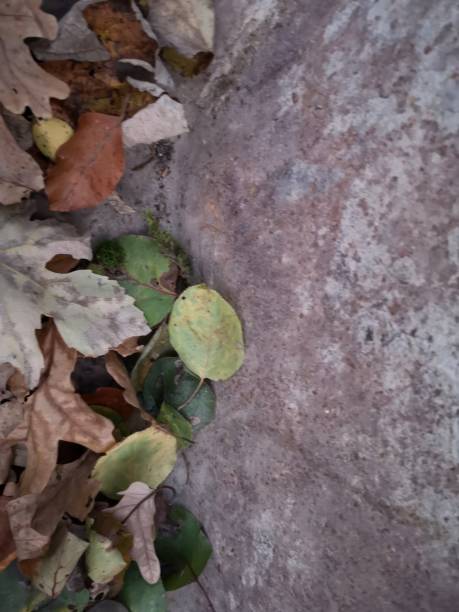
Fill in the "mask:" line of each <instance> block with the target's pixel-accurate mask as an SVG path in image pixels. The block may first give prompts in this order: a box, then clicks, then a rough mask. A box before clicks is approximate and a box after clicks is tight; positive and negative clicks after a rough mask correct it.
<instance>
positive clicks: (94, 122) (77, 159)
mask: <svg viewBox="0 0 459 612" xmlns="http://www.w3.org/2000/svg"><path fill="white" fill-rule="evenodd" d="M123 171H124V152H123V141H122V135H121V124H120V119H119V117H111V116H110V115H102V114H101V113H85V114H84V115H82V116H81V118H80V121H79V123H78V129H77V131H76V132H75V134H74V136H72V138H71V139H70V140H69V141H67V142H66V143H65V144H64V145H62V146H61V147H60V149H59V151H58V152H57V156H56V165H55V166H54V167H53V168H51V170H50V171H49V173H48V176H47V179H46V192H47V194H48V198H49V207H50V209H51V210H54V211H65V212H68V211H72V210H79V209H80V208H92V207H94V206H97V205H98V204H101V203H102V202H103V201H104V200H105V199H106V198H107V197H108V196H109V195H110V194H111V193H112V192H113V191H114V189H115V187H116V185H117V184H118V182H119V180H120V179H121V177H122V176H123Z"/></svg>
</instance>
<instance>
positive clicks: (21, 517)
mask: <svg viewBox="0 0 459 612" xmlns="http://www.w3.org/2000/svg"><path fill="white" fill-rule="evenodd" d="M96 460H97V456H96V455H95V454H94V453H90V452H88V453H85V455H83V456H82V457H81V458H80V459H78V460H77V461H74V462H73V463H68V464H66V465H58V466H57V467H56V470H55V471H54V474H53V477H52V479H51V481H50V483H49V484H48V486H47V487H46V488H45V489H44V490H43V491H42V492H41V493H40V494H34V493H31V494H29V495H23V496H22V497H18V498H17V499H15V500H12V501H10V503H9V504H8V507H7V511H8V513H9V517H10V524H11V527H12V530H13V537H14V540H15V542H16V549H17V556H18V559H19V560H23V559H34V558H36V557H39V556H40V555H42V554H43V552H44V551H45V550H46V548H47V546H48V544H49V541H50V538H51V536H52V534H53V533H54V531H55V530H56V528H57V526H58V525H59V522H60V520H61V518H62V516H63V515H64V514H65V513H68V514H69V515H70V516H72V517H74V518H76V519H78V520H80V521H84V520H85V519H86V517H87V515H88V514H89V512H90V511H91V509H92V506H93V502H94V498H95V496H96V495H97V493H98V491H99V483H98V482H97V481H96V480H94V479H91V478H90V477H89V476H90V474H91V471H92V469H93V467H94V464H95V462H96Z"/></svg>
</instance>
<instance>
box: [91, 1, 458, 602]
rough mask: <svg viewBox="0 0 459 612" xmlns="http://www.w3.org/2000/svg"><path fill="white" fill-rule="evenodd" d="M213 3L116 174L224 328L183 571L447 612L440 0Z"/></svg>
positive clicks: (239, 598)
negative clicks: (186, 63) (163, 138)
mask: <svg viewBox="0 0 459 612" xmlns="http://www.w3.org/2000/svg"><path fill="white" fill-rule="evenodd" d="M216 4H217V22H218V23H217V26H218V35H217V43H218V45H217V46H218V50H217V59H216V61H215V62H214V63H213V65H212V67H211V69H210V73H209V75H210V76H209V75H208V76H207V77H206V78H205V79H200V80H198V81H195V82H194V83H193V84H192V85H191V86H190V85H188V86H187V85H183V86H181V87H179V91H180V93H181V97H182V99H185V101H187V97H188V103H187V112H188V115H189V119H190V122H191V125H192V132H191V134H190V135H187V136H185V137H182V138H181V139H180V140H179V142H178V144H177V145H176V146H175V151H174V157H173V161H172V163H171V165H170V170H171V172H170V174H169V176H167V177H165V178H158V176H159V175H160V174H161V168H160V167H159V170H158V164H159V165H160V162H158V160H157V161H156V162H154V163H152V164H149V165H147V166H145V167H144V168H143V169H141V170H138V171H136V172H132V173H130V174H128V176H127V177H126V179H125V181H124V183H123V194H124V196H125V198H126V200H127V201H128V203H129V204H130V205H132V206H134V207H136V208H137V209H138V210H141V209H142V208H148V207H151V208H152V209H153V210H157V211H158V210H159V212H160V213H161V214H162V216H163V218H164V219H165V220H166V221H167V220H169V221H170V222H171V224H172V227H173V228H175V230H176V233H177V234H178V235H179V236H180V237H181V238H182V239H183V240H184V243H185V246H186V247H187V248H188V249H189V250H190V252H191V254H192V255H193V257H194V260H195V262H196V263H197V268H198V273H200V275H202V277H204V279H205V280H206V281H207V282H208V283H210V284H211V285H212V286H214V287H216V288H218V289H219V290H220V291H222V292H223V293H224V294H225V295H226V296H227V297H228V298H229V299H230V300H231V301H232V302H233V303H234V304H235V306H236V307H237V309H238V310H239V312H240V314H241V316H242V318H243V321H244V325H245V334H246V340H247V362H246V365H245V367H244V368H243V369H242V370H241V372H240V374H239V375H238V376H237V377H235V378H234V379H233V380H231V381H230V382H228V383H226V384H222V385H219V386H218V394H219V411H218V417H219V418H218V420H217V422H216V423H215V425H214V426H213V427H211V428H209V429H208V430H207V431H206V432H205V433H203V434H202V436H201V444H198V445H197V446H196V447H195V448H193V450H191V451H189V452H188V455H189V460H190V466H191V469H190V474H189V483H188V486H187V487H185V488H184V490H183V495H184V497H185V499H186V501H187V503H189V504H190V506H191V507H192V508H193V509H195V510H196V512H197V513H198V514H199V516H200V517H201V518H202V519H203V521H204V523H205V525H206V529H207V530H208V532H209V535H210V538H211V540H212V542H213V544H214V547H215V557H214V560H213V562H212V563H211V564H210V565H209V567H208V569H207V570H206V573H205V574H204V576H203V578H202V583H203V585H205V588H206V590H207V592H208V594H209V597H210V598H211V599H212V601H213V604H214V607H215V610H216V611H217V612H231V611H236V610H237V611H238V612H265V611H269V612H277V611H285V612H306V611H311V612H369V611H370V610H371V612H395V611H399V610H400V611H404V612H457V610H458V609H459V553H458V535H459V495H458V493H459V481H458V465H459V464H458V461H459V422H458V414H459V403H458V391H459V389H458V381H459V371H458V355H457V353H458V344H459V337H458V332H457V329H458V322H459V309H458V300H457V298H458V294H457V289H458V280H459V227H458V223H457V221H458V217H459V207H458V204H457V200H456V203H455V201H454V196H457V194H458V190H459V184H458V172H457V170H458V166H457V162H458V160H457V155H458V153H457V144H458V140H457V135H458V134H457V133H458V127H459V125H458V124H459V114H458V110H459V109H458V107H457V103H458V60H459V48H458V44H459V43H458V5H457V2H456V1H455V0H438V1H437V2H432V0H308V1H306V0H303V1H302V2H300V1H299V0H259V1H256V0H251V1H250V0H234V1H233V2H227V1H225V0H218V1H217V3H216ZM193 100H194V102H193ZM455 107H456V108H455ZM455 111H456V114H455ZM136 155H137V157H136V160H132V164H131V165H135V163H134V162H138V161H141V159H142V156H143V155H145V157H146V153H145V152H144V151H142V152H140V153H139V152H137V154H136ZM103 215H104V212H103V211H102V212H100V211H99V212H97V213H91V214H90V215H89V216H88V217H86V219H85V223H86V224H89V225H91V226H92V229H93V231H94V232H95V233H96V234H99V235H100V233H106V232H107V228H106V227H105V222H104V221H103V219H104V217H103ZM111 216H112V217H116V214H115V213H111ZM116 219H117V220H113V221H112V224H111V228H110V231H111V232H112V233H117V232H119V231H120V229H123V230H129V229H140V228H141V227H142V225H143V221H142V219H141V217H140V216H131V217H129V216H126V218H124V216H123V218H122V219H121V218H120V217H117V218H116ZM172 602H173V604H172ZM171 610H173V612H185V611H186V612H201V611H202V612H205V611H206V610H210V608H209V606H208V604H207V602H206V599H205V598H204V596H203V595H202V593H201V591H200V589H199V588H198V587H197V586H196V585H194V586H191V587H189V588H188V589H187V590H186V591H179V592H177V593H176V594H173V595H172V596H171Z"/></svg>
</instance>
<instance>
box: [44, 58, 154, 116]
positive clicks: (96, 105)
mask: <svg viewBox="0 0 459 612" xmlns="http://www.w3.org/2000/svg"><path fill="white" fill-rule="evenodd" d="M123 65H124V63H123ZM43 68H44V69H45V70H46V71H47V72H49V73H50V74H53V75H54V76H55V77H57V78H59V79H61V80H62V81H64V82H65V83H67V84H68V85H69V87H70V95H69V97H68V98H66V99H65V100H63V101H60V102H55V103H53V111H54V114H55V115H56V116H59V114H58V113H59V112H61V113H66V114H67V115H69V116H70V117H71V118H72V120H73V121H74V122H76V120H77V119H78V117H79V116H80V115H81V113H82V112H86V111H94V112H99V113H104V114H106V115H115V116H117V117H119V116H120V115H121V113H122V112H123V111H124V107H125V106H126V100H128V105H127V108H126V110H125V114H126V116H127V117H130V116H132V115H134V114H135V113H136V112H137V111H138V110H139V109H141V108H144V107H145V106H147V105H148V104H151V102H153V101H154V100H155V98H154V97H153V96H152V95H151V94H150V93H148V92H147V91H145V92H141V91H138V90H137V89H136V88H135V87H133V86H132V85H130V84H129V83H128V82H122V80H121V76H120V75H121V73H124V71H122V70H119V69H118V64H116V65H115V64H114V63H113V62H75V61H72V60H65V61H60V62H57V61H49V62H44V63H43ZM61 118H63V119H66V117H65V116H64V117H61Z"/></svg>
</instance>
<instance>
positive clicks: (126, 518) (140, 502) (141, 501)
mask: <svg viewBox="0 0 459 612" xmlns="http://www.w3.org/2000/svg"><path fill="white" fill-rule="evenodd" d="M155 494H156V489H153V491H150V493H148V495H145V497H142V499H141V500H140V501H139V502H137V503H136V505H135V506H134V507H133V508H132V510H130V511H129V512H128V514H127V515H126V516H125V517H124V519H123V520H122V521H121V524H122V525H124V523H125V522H126V521H127V520H128V518H130V517H131V516H132V515H133V514H134V512H135V511H136V510H137V508H139V507H140V506H141V505H142V504H143V503H144V502H146V501H147V499H150V497H153V496H154V495H155Z"/></svg>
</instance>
